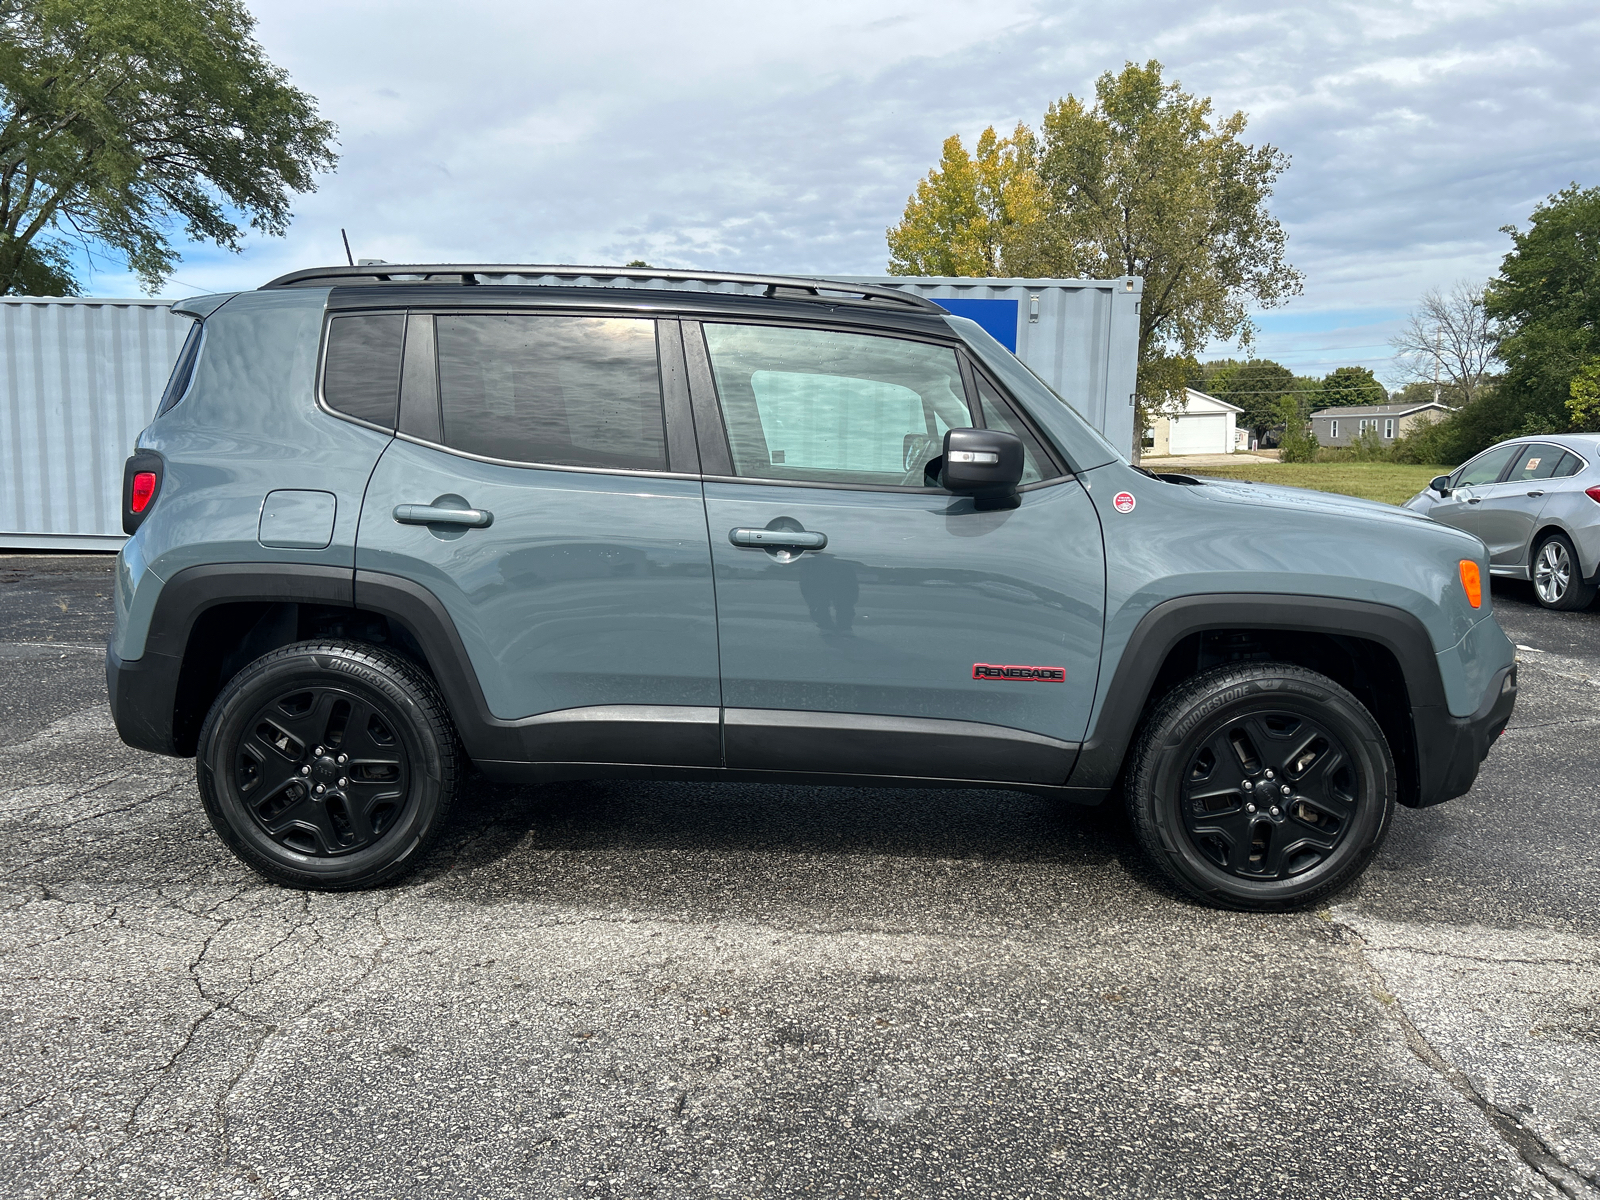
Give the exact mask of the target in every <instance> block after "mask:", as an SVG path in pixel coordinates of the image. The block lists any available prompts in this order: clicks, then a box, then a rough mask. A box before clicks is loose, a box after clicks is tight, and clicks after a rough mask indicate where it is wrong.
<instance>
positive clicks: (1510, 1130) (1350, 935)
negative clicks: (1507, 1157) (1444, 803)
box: [1333, 921, 1600, 1200]
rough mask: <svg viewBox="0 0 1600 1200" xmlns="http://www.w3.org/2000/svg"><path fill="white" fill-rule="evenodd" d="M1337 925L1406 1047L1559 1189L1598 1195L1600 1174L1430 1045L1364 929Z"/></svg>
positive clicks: (1586, 1198) (1583, 1198) (1583, 1197)
mask: <svg viewBox="0 0 1600 1200" xmlns="http://www.w3.org/2000/svg"><path fill="white" fill-rule="evenodd" d="M1333 924H1334V926H1335V928H1337V929H1338V930H1340V932H1341V933H1343V934H1344V936H1345V939H1346V942H1347V944H1349V945H1350V946H1352V947H1353V948H1354V949H1355V951H1356V958H1357V961H1359V962H1360V963H1361V966H1362V967H1363V968H1364V969H1365V971H1366V973H1367V975H1368V976H1369V977H1370V979H1371V981H1372V982H1373V983H1375V984H1376V987H1375V988H1374V989H1373V990H1374V996H1375V997H1378V996H1380V995H1381V997H1384V998H1386V999H1384V1000H1381V1001H1380V1002H1381V1003H1382V1006H1383V1008H1384V1009H1385V1010H1387V1011H1389V1012H1390V1014H1391V1015H1392V1016H1393V1017H1394V1020H1395V1023H1396V1024H1397V1025H1398V1026H1399V1028H1400V1032H1401V1033H1402V1035H1403V1036H1404V1037H1405V1041H1406V1045H1407V1047H1409V1048H1410V1050H1411V1053H1412V1054H1414V1055H1415V1056H1416V1057H1417V1059H1418V1060H1419V1061H1420V1062H1421V1063H1422V1064H1423V1065H1424V1066H1426V1067H1427V1068H1428V1069H1429V1070H1431V1071H1433V1072H1434V1074H1436V1075H1437V1076H1438V1077H1439V1078H1440V1079H1442V1080H1444V1081H1445V1082H1446V1083H1448V1084H1449V1085H1450V1086H1451V1088H1453V1089H1454V1090H1455V1091H1456V1093H1457V1094H1459V1095H1460V1096H1461V1097H1462V1098H1463V1099H1464V1100H1466V1101H1467V1102H1468V1103H1469V1104H1471V1105H1472V1106H1473V1107H1474V1108H1476V1109H1477V1110H1478V1111H1479V1112H1481V1113H1482V1114H1483V1115H1484V1118H1485V1119H1486V1120H1487V1121H1488V1122H1489V1125H1490V1127H1491V1128H1493V1129H1494V1131H1495V1133H1497V1134H1498V1135H1499V1136H1500V1139H1501V1140H1502V1141H1504V1142H1505V1144H1506V1145H1507V1146H1509V1147H1510V1148H1511V1149H1512V1150H1513V1151H1515V1152H1516V1155H1517V1157H1518V1158H1520V1159H1521V1160H1522V1161H1523V1162H1524V1163H1526V1164H1527V1166H1528V1167H1529V1169H1531V1170H1533V1171H1534V1172H1536V1173H1537V1174H1538V1175H1539V1176H1540V1177H1541V1178H1543V1179H1544V1180H1545V1181H1546V1182H1548V1183H1550V1184H1551V1185H1552V1186H1554V1187H1555V1188H1557V1189H1558V1190H1559V1191H1560V1192H1561V1193H1562V1194H1563V1195H1565V1196H1570V1197H1572V1198H1573V1200H1592V1198H1593V1197H1597V1196H1600V1176H1595V1175H1589V1174H1585V1173H1584V1172H1582V1171H1580V1170H1578V1169H1577V1168H1576V1167H1573V1166H1572V1165H1571V1164H1569V1163H1567V1162H1565V1161H1563V1160H1562V1158H1561V1157H1560V1156H1559V1155H1558V1154H1556V1153H1555V1151H1554V1150H1552V1149H1551V1148H1550V1146H1549V1144H1548V1143H1546V1142H1545V1140H1544V1139H1543V1138H1542V1137H1540V1136H1539V1135H1538V1134H1537V1133H1535V1132H1534V1131H1533V1130H1532V1129H1529V1128H1528V1127H1527V1126H1526V1125H1524V1124H1523V1123H1522V1122H1521V1121H1520V1120H1518V1119H1517V1118H1516V1117H1515V1116H1513V1115H1512V1114H1511V1113H1508V1112H1507V1111H1506V1110H1505V1109H1503V1108H1501V1107H1500V1106H1499V1105H1498V1104H1495V1103H1494V1102H1493V1101H1491V1100H1489V1099H1488V1098H1487V1097H1486V1096H1484V1094H1483V1093H1482V1092H1480V1091H1479V1090H1478V1088H1477V1085H1476V1084H1474V1083H1473V1082H1472V1079H1471V1078H1470V1077H1469V1076H1468V1075H1467V1073H1466V1072H1465V1071H1463V1070H1462V1069H1461V1068H1460V1067H1458V1066H1456V1065H1455V1064H1454V1063H1452V1062H1451V1061H1450V1060H1449V1059H1447V1058H1445V1057H1444V1055H1442V1054H1440V1053H1439V1051H1438V1050H1436V1049H1434V1047H1433V1045H1432V1043H1430V1042H1429V1041H1428V1039H1427V1038H1425V1037H1424V1036H1423V1035H1422V1031H1421V1030H1420V1029H1418V1028H1417V1026H1416V1023H1415V1022H1414V1021H1412V1019H1411V1017H1410V1015H1409V1014H1408V1013H1407V1012H1406V1010H1405V1005H1403V1004H1402V1003H1401V1002H1400V999H1399V997H1398V996H1396V995H1395V994H1394V992H1393V991H1392V990H1391V989H1390V987H1389V985H1388V981H1387V980H1386V979H1384V977H1383V972H1382V971H1380V970H1379V969H1378V967H1377V965H1376V964H1374V963H1373V962H1372V960H1371V959H1369V958H1368V957H1367V953H1366V951H1367V940H1366V938H1364V937H1362V935H1361V934H1360V933H1358V932H1357V931H1356V930H1355V929H1354V928H1353V927H1352V926H1350V925H1349V924H1347V923H1345V922H1340V921H1335V922H1333ZM1385 949H1387V950H1391V951H1392V950H1404V949H1408V947H1394V946H1391V947H1385ZM1422 953H1426V952H1425V951H1424V952H1422ZM1439 953H1440V954H1441V955H1442V956H1444V957H1450V958H1466V959H1473V958H1475V956H1473V955H1452V954H1449V953H1448V952H1443V951H1441V952H1439ZM1477 961H1480V962H1490V963H1501V962H1513V961H1519V960H1513V959H1482V958H1479V959H1477ZM1522 961H1535V962H1537V963H1538V965H1542V962H1539V960H1522ZM1551 961H1552V962H1554V963H1558V964H1559V963H1561V962H1563V961H1565V960H1561V959H1554V960H1551Z"/></svg>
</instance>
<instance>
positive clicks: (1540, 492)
mask: <svg viewBox="0 0 1600 1200" xmlns="http://www.w3.org/2000/svg"><path fill="white" fill-rule="evenodd" d="M1528 495H1530V496H1542V495H1544V492H1543V491H1538V492H1529V493H1528Z"/></svg>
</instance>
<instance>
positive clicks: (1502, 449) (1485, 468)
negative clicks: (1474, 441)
mask: <svg viewBox="0 0 1600 1200" xmlns="http://www.w3.org/2000/svg"><path fill="white" fill-rule="evenodd" d="M1521 449H1522V447H1521V446H1496V447H1494V448H1493V449H1492V450H1485V451H1484V452H1483V453H1482V454H1480V455H1478V457H1477V458H1475V459H1473V460H1472V461H1471V462H1469V463H1468V464H1467V465H1466V466H1464V467H1462V468H1461V469H1460V470H1459V471H1457V472H1456V479H1455V482H1454V483H1453V484H1451V486H1452V487H1474V486H1476V485H1478V484H1484V483H1493V482H1494V481H1495V480H1497V479H1499V478H1500V472H1501V471H1503V470H1505V466H1506V463H1508V462H1510V461H1511V456H1512V455H1513V454H1515V453H1516V452H1517V451H1518V450H1521Z"/></svg>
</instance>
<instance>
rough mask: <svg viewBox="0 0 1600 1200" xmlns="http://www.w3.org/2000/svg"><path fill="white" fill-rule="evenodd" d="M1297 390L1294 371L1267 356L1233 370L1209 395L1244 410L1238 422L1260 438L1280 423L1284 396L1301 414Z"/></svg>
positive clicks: (1252, 360) (1302, 409)
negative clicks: (1292, 402) (1291, 401)
mask: <svg viewBox="0 0 1600 1200" xmlns="http://www.w3.org/2000/svg"><path fill="white" fill-rule="evenodd" d="M1296 390H1297V389H1296V387H1295V377H1294V372H1293V371H1291V370H1289V368H1288V367H1285V366H1284V365H1283V364H1281V363H1275V362H1273V361H1272V360H1271V359H1270V358H1255V359H1251V360H1250V361H1249V362H1247V363H1244V364H1243V365H1242V366H1240V367H1239V368H1238V369H1236V370H1234V371H1232V372H1231V373H1230V374H1229V375H1228V377H1227V381H1226V382H1225V383H1224V384H1223V386H1222V387H1221V389H1219V390H1218V391H1216V392H1213V393H1212V395H1214V396H1216V398H1217V399H1218V400H1226V401H1227V402H1228V403H1229V404H1237V405H1238V406H1239V407H1240V408H1242V409H1244V412H1243V413H1241V414H1240V416H1239V424H1241V425H1247V426H1249V428H1250V429H1251V430H1252V431H1253V432H1254V433H1255V434H1256V436H1257V437H1260V436H1261V435H1262V434H1264V433H1266V432H1267V430H1269V429H1272V428H1274V427H1275V426H1277V425H1279V424H1281V423H1282V422H1283V414H1282V409H1281V407H1280V406H1281V403H1282V401H1284V400H1285V399H1289V400H1294V401H1295V403H1296V406H1297V408H1298V410H1299V411H1301V412H1302V413H1303V412H1304V411H1306V410H1305V409H1304V407H1303V406H1301V405H1300V402H1299V397H1298V396H1297V395H1296Z"/></svg>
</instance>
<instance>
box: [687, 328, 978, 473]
mask: <svg viewBox="0 0 1600 1200" xmlns="http://www.w3.org/2000/svg"><path fill="white" fill-rule="evenodd" d="M704 329H705V337H706V346H707V348H708V350H709V351H710V355H711V367H712V371H713V373H714V375H715V377H716V384H717V395H718V397H719V399H720V400H721V402H722V413H723V418H724V420H725V421H726V423H727V427H728V442H729V445H730V448H731V449H732V451H733V469H734V473H735V474H736V475H741V476H749V477H755V478H765V479H797V480H813V481H817V482H822V483H867V484H880V485H888V486H905V487H922V486H924V479H923V467H924V466H925V465H926V464H927V462H928V460H929V459H931V458H935V457H937V456H938V455H939V454H940V453H941V452H942V450H943V448H944V435H945V431H946V430H948V429H963V428H967V427H969V426H971V425H972V416H971V414H970V412H969V411H968V409H967V403H966V399H965V393H964V391H963V388H962V384H961V369H960V367H959V365H958V364H957V361H956V355H955V351H954V350H951V349H948V348H946V347H942V346H930V345H927V344H925V343H922V342H910V341H901V340H899V339H897V338H885V337H873V336H870V335H864V334H855V333H834V332H831V331H828V330H821V329H779V328H772V327H767V326H757V325H720V324H707V325H706V326H705V327H704Z"/></svg>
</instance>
